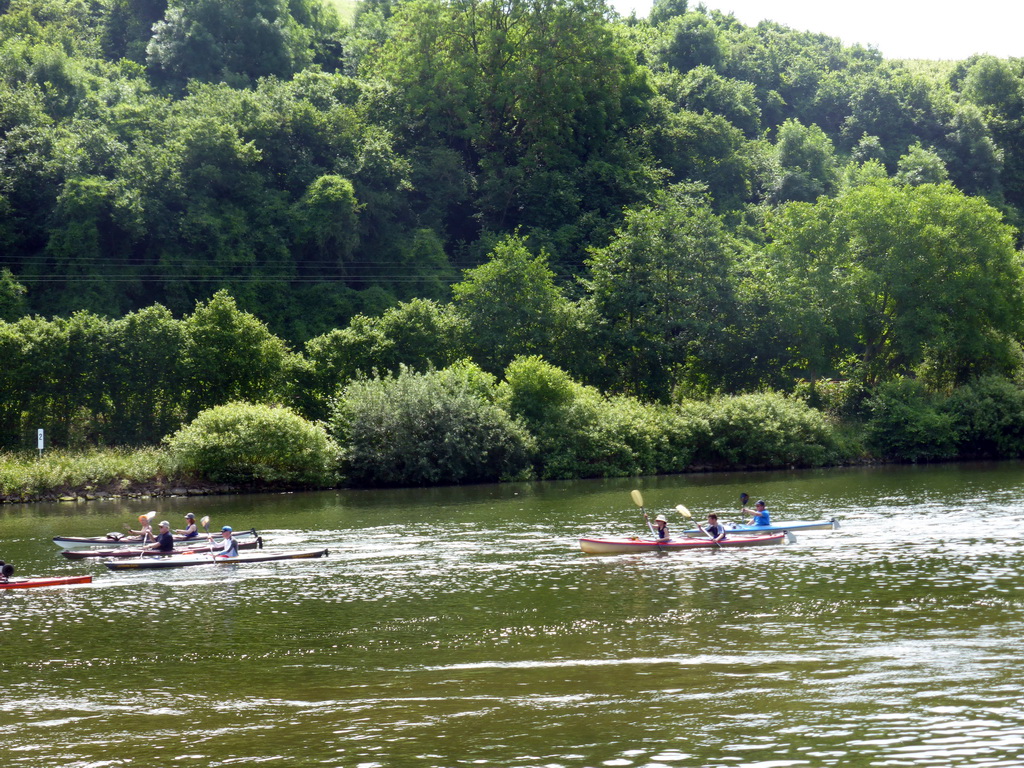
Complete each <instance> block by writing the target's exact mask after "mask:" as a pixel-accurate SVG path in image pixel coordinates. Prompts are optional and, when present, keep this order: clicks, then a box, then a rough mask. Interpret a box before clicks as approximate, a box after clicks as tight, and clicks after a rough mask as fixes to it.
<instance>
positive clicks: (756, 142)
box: [0, 0, 1024, 498]
mask: <svg viewBox="0 0 1024 768" xmlns="http://www.w3.org/2000/svg"><path fill="white" fill-rule="evenodd" d="M339 7H340V6H335V5H332V4H326V3H322V2H320V0H291V1H290V2H288V3H274V2H271V3H267V2H266V1H265V0H260V2H255V1H254V0H229V1H228V2H225V0H217V1H216V2H213V1H212V0H170V1H169V2H163V0H161V1H160V2H156V3H148V4H140V3H138V2H136V1H135V0H99V2H96V3H93V4H85V3H82V2H80V0H0V355H2V359H3V360H4V366H3V367H2V369H0V449H2V450H6V451H8V452H9V453H8V454H7V458H6V460H5V461H6V463H5V465H4V466H5V467H6V468H5V469H4V470H3V471H2V472H0V493H3V494H5V495H8V496H11V497H13V498H17V497H22V496H24V495H26V494H28V495H32V494H38V493H39V492H40V489H43V488H46V487H48V488H51V489H60V488H75V487H79V488H85V487H87V486H96V485H97V484H105V485H106V486H109V487H113V486H116V485H117V484H118V483H121V484H122V485H123V484H128V485H132V486H133V487H135V485H136V484H137V483H138V482H141V481H140V480H139V474H140V473H142V474H145V473H144V472H143V471H142V470H141V469H140V467H141V466H150V469H151V479H152V480H153V482H152V483H151V484H152V485H153V486H154V487H156V488H161V489H164V488H167V487H170V485H174V484H175V483H178V484H181V483H185V482H192V483H195V484H201V483H213V484H216V483H220V484H227V485H228V486H230V487H240V486H245V487H271V486H274V487H331V486H333V485H335V484H338V483H344V484H354V485H370V486H372V485H401V484H409V485H417V484H436V483H460V482H479V481H489V480H498V479H507V478H521V477H540V478H569V477H593V476H613V475H619V476H621V475H630V474H637V473H661V472H683V471H689V470H694V469H715V468H727V467H780V466H820V465H824V464H833V463H844V462H855V461H874V460H899V461H930V460H944V459H949V458H957V457H963V458H967V457H986V458H1003V457H1018V456H1020V455H1021V453H1022V451H1024V437H1022V435H1024V426H1022V424H1024V416H1022V410H1024V406H1022V400H1024V396H1022V394H1021V388H1022V384H1024V354H1022V351H1021V342H1022V340H1024V311H1022V310H1024V302H1022V299H1021V297H1022V296H1024V277H1022V269H1021V266H1022V261H1021V253H1020V250H1019V249H1020V245H1021V242H1022V238H1021V226H1020V225H1021V222H1022V221H1024V138H1022V137H1024V131H1022V130H1021V128H1022V126H1024V61H1022V60H1017V59H1013V60H1002V59H996V58H993V57H990V56H975V57H972V58H970V59H968V60H966V61H962V62H943V63H937V62H921V61H915V62H899V61H886V60H884V59H883V58H882V57H881V56H880V55H879V54H878V52H877V51H874V50H872V49H870V48H863V47H860V46H853V47H846V46H843V45H842V44H841V43H840V41H838V40H835V39H832V38H828V37H826V36H822V35H815V34H812V33H808V32H798V31H795V30H792V29H788V28H786V27H783V26H781V25H778V24H774V23H771V22H763V23H762V24H759V25H758V26H756V27H748V26H745V25H743V24H740V23H739V22H738V21H737V20H736V19H735V18H733V17H732V16H729V15H723V14H721V13H719V12H718V11H714V10H707V9H705V8H704V7H703V6H701V7H697V8H690V7H689V5H688V3H687V2H686V0H659V2H656V3H655V5H654V8H653V10H652V12H651V14H650V17H649V18H647V19H637V18H632V17H631V18H621V17H619V16H617V15H616V14H614V13H613V12H612V11H610V10H609V9H608V8H607V7H606V6H605V5H604V4H603V3H602V2H600V0H572V1H571V2H570V1H568V0H559V1H558V2H553V3H535V2H531V1H530V0H505V1H504V2H497V1H492V0H466V1H465V2H458V3H452V2H446V1H444V0H404V1H403V2H397V3H390V2H383V1H382V0H363V2H360V3H357V4H356V5H355V6H354V9H352V8H349V7H348V6H346V8H347V9H348V10H351V13H348V11H346V12H345V13H344V14H339V13H338V8H339ZM40 428H42V429H44V430H45V434H46V439H47V446H48V447H49V446H52V447H55V448H56V449H58V450H57V451H56V452H52V453H51V452H50V450H49V449H48V450H47V451H46V452H45V453H44V456H43V458H42V460H41V461H40V460H39V459H38V457H36V456H35V454H34V453H25V452H26V451H31V449H33V448H34V447H35V435H36V430H38V429H40ZM131 450H134V451H137V452H138V455H139V457H140V458H139V462H138V464H137V465H134V464H132V465H126V466H125V467H124V469H123V470H112V469H111V468H112V467H115V466H118V462H120V461H128V459H127V457H128V456H129V455H130V451H131ZM69 451H70V452H73V453H69ZM72 455H75V456H79V457H80V458H81V459H82V461H83V462H84V464H83V465H81V466H78V465H75V466H72V464H74V462H72V461H71V458H70V457H71V456H72ZM18 457H23V458H18ZM69 462H70V463H69ZM46 477H49V478H50V479H49V480H44V479H43V478H46Z"/></svg>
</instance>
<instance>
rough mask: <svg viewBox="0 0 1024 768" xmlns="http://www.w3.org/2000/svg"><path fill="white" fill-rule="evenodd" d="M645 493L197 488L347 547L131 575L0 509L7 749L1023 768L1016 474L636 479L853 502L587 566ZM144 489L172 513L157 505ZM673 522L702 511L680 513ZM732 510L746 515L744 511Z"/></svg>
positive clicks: (241, 512)
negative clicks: (6, 571)
mask: <svg viewBox="0 0 1024 768" xmlns="http://www.w3.org/2000/svg"><path fill="white" fill-rule="evenodd" d="M635 482H636V481H632V482H626V483H619V482H607V481H605V482H594V483H571V484H554V483H553V484H540V483H538V484H524V485H514V486H479V487H474V488H466V489H433V490H430V491H388V492H374V493H370V492H358V493H328V494H311V495H300V494H296V495H286V496H274V497H237V498H232V499H180V500H161V501H159V502H155V504H156V505H157V507H158V510H159V514H160V515H161V517H167V518H168V519H174V516H175V515H177V516H178V517H180V516H182V515H183V514H184V513H185V512H186V511H195V512H196V514H197V516H201V515H205V514H209V515H210V516H211V518H213V519H214V520H215V521H218V522H217V524H218V525H219V524H220V521H224V522H229V523H232V524H235V525H236V526H241V527H244V528H247V527H249V526H250V525H255V526H256V527H257V528H258V529H259V530H260V531H261V533H263V534H264V537H265V539H266V541H267V546H268V548H269V547H281V548H296V549H298V548H309V547H320V546H323V547H329V548H330V550H331V555H330V557H329V558H327V559H326V560H308V561H294V562H283V563H268V564H263V565H255V564H254V565H249V566H237V567H213V566H211V567H199V568H191V569H182V570H180V571H177V572H173V571H163V572H154V573H144V572H138V573H114V572H109V571H107V570H106V569H105V568H104V567H103V566H102V564H98V563H83V562H69V561H66V560H64V559H63V558H61V557H60V556H59V555H58V554H57V552H58V550H57V548H56V547H54V546H53V544H52V543H50V542H49V541H48V538H49V537H50V536H53V535H56V534H58V533H60V534H67V533H80V534H90V533H101V532H103V531H105V530H115V529H117V528H118V527H120V525H121V523H122V522H123V521H124V520H126V519H131V518H132V517H133V516H135V515H137V514H138V513H139V511H140V510H141V511H145V509H144V507H145V506H146V504H142V505H141V506H140V505H131V504H119V505H113V504H111V505H108V506H107V507H102V506H100V505H95V506H91V507H89V508H88V510H87V514H86V516H84V517H81V516H76V514H74V513H72V512H71V511H70V510H69V509H68V508H67V507H58V506H52V507H46V506H41V505H40V506H35V507H31V508H28V507H26V508H21V509H19V508H11V509H4V510H3V511H2V512H0V536H2V538H0V541H2V545H0V546H2V551H0V557H4V558H5V559H8V560H11V561H14V562H17V563H18V565H19V573H21V574H25V575H29V574H31V575H37V574H38V575H41V574H54V573H82V572H89V573H92V574H93V576H94V582H93V583H92V584H91V585H83V586H80V587H70V588H59V589H48V590H25V591H17V592H13V591H12V592H6V593H0V601H2V606H0V609H2V610H0V638H2V641H3V646H4V647H3V650H4V660H3V665H2V666H0V692H2V696H0V755H3V757H4V758H5V763H7V764H8V765H14V766H26V767H29V768H37V767H42V766H46V767H47V768H49V767H50V766H54V765H62V766H74V767H75V768H86V766H89V767H90V768H91V767H92V766H122V765H130V766H155V765H186V766H187V765H202V766H220V765H243V764H244V765H249V764H259V765H269V766H307V765H308V766H314V765H315V766H324V765H326V766H339V767H340V766H345V767H346V768H347V767H348V766H360V767H361V768H372V767H373V766H381V767H384V766H387V767H390V766H425V767H426V768H448V767H449V766H494V767H495V768H501V767H508V768H512V767H529V768H541V767H544V768H559V767H561V766H565V767H566V768H569V767H577V766H645V767H653V766H698V765H699V766H745V767H748V768H754V767H757V768H768V767H769V766H772V767H774V766H949V765H957V766H986V767H988V766H1020V765H1022V764H1024V705H1022V703H1021V702H1022V699H1024V682H1022V676H1021V674H1020V673H1019V671H1018V667H1019V660H1018V659H1019V656H1020V653H1021V651H1022V641H1021V637H1022V630H1024V611H1022V605H1024V581H1022V579H1021V577H1020V573H1021V566H1022V560H1024V558H1022V554H1021V543H1020V542H1021V539H1022V534H1024V520H1022V518H1021V515H1020V514H1019V512H1018V509H1017V507H1018V500H1019V499H1020V497H1021V495H1022V493H1021V492H1022V486H1024V475H1022V474H1021V472H1020V471H1019V467H1018V465H1016V464H1001V465H996V466H955V467H941V468H923V469H922V468H902V469H893V468H883V469H875V470H854V471H850V470H842V471H832V472H808V473H795V472H794V473H771V474H768V473H763V474H750V475H707V476H697V477H689V476H687V477H674V478H657V479H655V480H646V479H645V480H644V481H643V485H642V486H641V487H643V489H644V496H645V501H646V502H647V503H648V504H649V505H651V508H652V509H655V508H657V509H670V508H671V507H674V506H675V504H677V503H685V504H686V505H687V506H688V507H690V509H691V510H693V511H694V513H695V514H696V513H697V512H698V511H700V512H702V513H703V512H707V511H712V510H715V511H718V512H719V513H720V514H721V515H727V514H728V513H730V511H732V510H735V509H736V508H737V506H738V503H737V498H738V494H739V492H740V491H742V490H745V491H748V492H750V493H751V495H754V496H758V497H760V496H765V497H768V498H769V500H770V501H771V505H770V506H771V507H772V508H773V509H774V510H775V511H776V515H777V516H784V517H786V518H789V519H796V518H806V519H811V518H819V517H823V516H831V515H833V514H834V515H836V516H838V517H839V518H840V519H841V520H842V523H843V527H842V529H841V530H839V531H837V532H834V533H830V532H807V533H804V534H802V535H800V536H799V541H798V542H797V543H796V544H795V545H790V546H784V547H770V548H756V549H751V550H725V551H717V550H702V551H697V552H688V553H682V554H673V555H668V556H659V555H656V554H643V555H624V556H613V557H591V556H585V555H583V554H582V553H581V552H580V551H579V548H578V546H577V542H576V539H577V537H578V536H580V535H585V534H592V533H600V534H611V535H617V534H627V533H635V532H637V531H638V530H639V529H640V526H641V525H642V518H641V517H640V515H639V512H638V510H636V509H635V508H633V507H632V503H631V501H630V499H629V489H630V487H632V484H635ZM148 504H149V505H153V504H154V502H148ZM668 514H669V516H670V520H672V521H673V523H675V524H676V525H677V527H679V526H681V524H682V522H683V521H682V520H681V519H679V520H675V519H674V518H673V517H672V516H673V513H672V512H671V511H670V512H669V513H668ZM732 517H733V518H734V519H735V518H736V515H735V513H733V515H732Z"/></svg>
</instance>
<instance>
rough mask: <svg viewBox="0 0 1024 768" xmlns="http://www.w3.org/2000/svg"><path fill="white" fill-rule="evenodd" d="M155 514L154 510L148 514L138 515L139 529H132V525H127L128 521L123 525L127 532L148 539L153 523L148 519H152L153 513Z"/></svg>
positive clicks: (151, 532) (151, 533)
mask: <svg viewBox="0 0 1024 768" xmlns="http://www.w3.org/2000/svg"><path fill="white" fill-rule="evenodd" d="M155 514H156V512H155V511H154V512H152V513H151V514H148V515H139V530H137V531H136V530H133V529H132V527H131V526H130V525H128V523H125V524H124V527H125V529H126V530H127V531H128V533H130V534H132V535H134V536H141V537H142V538H143V539H148V538H149V537H150V536H152V535H153V523H151V522H150V521H151V520H152V519H153V515H155Z"/></svg>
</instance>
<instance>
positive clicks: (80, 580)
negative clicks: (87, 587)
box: [0, 576, 92, 589]
mask: <svg viewBox="0 0 1024 768" xmlns="http://www.w3.org/2000/svg"><path fill="white" fill-rule="evenodd" d="M91 581H92V576H52V577H50V578H48V579H14V580H12V581H7V582H2V583H0V589H31V588H32V587H62V586H64V585H65V584H88V583H89V582H91Z"/></svg>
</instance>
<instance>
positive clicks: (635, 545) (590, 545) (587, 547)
mask: <svg viewBox="0 0 1024 768" xmlns="http://www.w3.org/2000/svg"><path fill="white" fill-rule="evenodd" d="M785 540H786V534H784V533H776V534H773V535H770V536H750V537H743V538H737V539H724V540H722V541H719V542H715V541H712V540H711V539H672V540H670V541H668V542H661V541H654V540H653V539H641V538H637V537H633V538H629V539H590V538H582V539H580V549H582V550H583V551H584V552H586V553H587V554H588V555H621V554H626V553H633V552H686V551H687V550H693V549H734V548H737V547H759V546H764V545H765V544H781V543H782V542H784V541H785Z"/></svg>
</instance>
